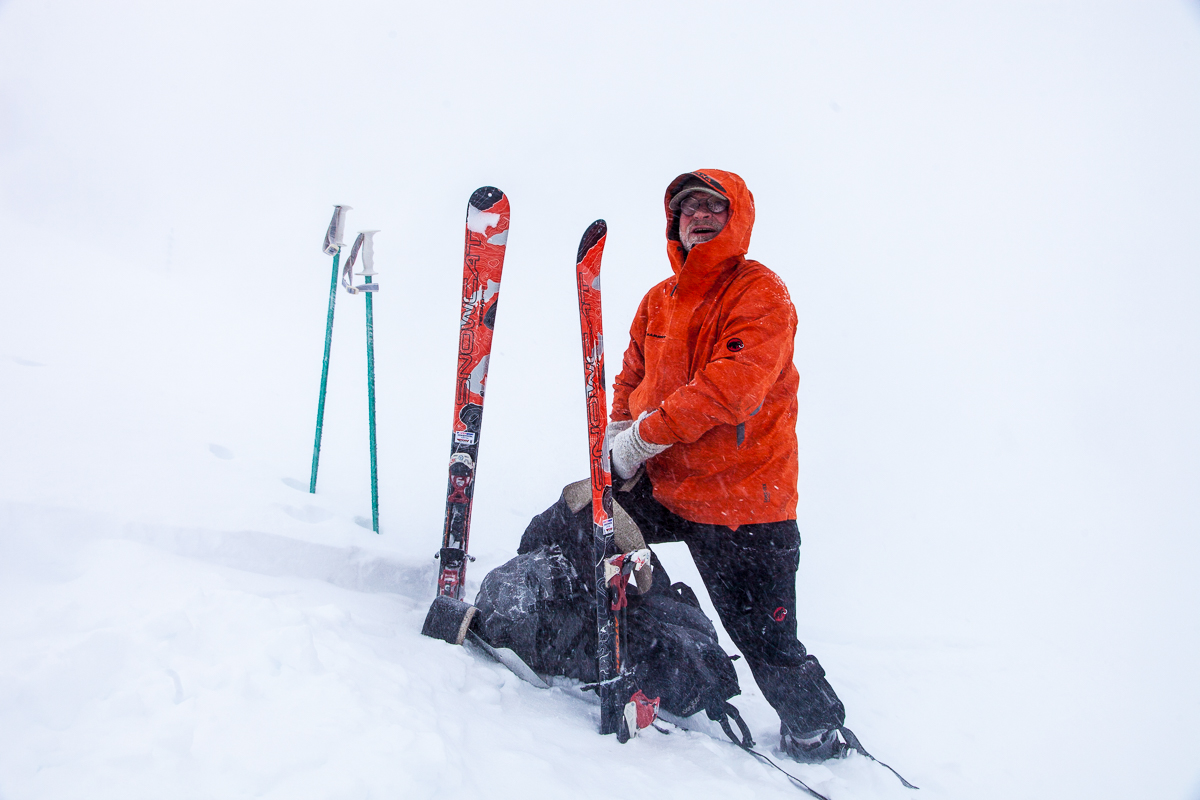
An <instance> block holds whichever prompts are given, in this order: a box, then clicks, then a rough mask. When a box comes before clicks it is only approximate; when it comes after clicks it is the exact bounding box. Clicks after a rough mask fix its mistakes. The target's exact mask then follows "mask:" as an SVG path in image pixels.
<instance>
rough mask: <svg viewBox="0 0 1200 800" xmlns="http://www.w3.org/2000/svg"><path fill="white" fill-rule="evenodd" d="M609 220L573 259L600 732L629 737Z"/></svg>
mask: <svg viewBox="0 0 1200 800" xmlns="http://www.w3.org/2000/svg"><path fill="white" fill-rule="evenodd" d="M607 234H608V225H607V224H605V222H604V220H602V219H598V220H596V221H595V222H593V223H592V224H591V225H589V226H588V229H587V230H586V231H585V232H584V234H583V239H582V240H580V242H579V252H578V254H577V255H576V259H575V283H576V287H577V288H578V290H579V328H580V332H581V334H582V338H583V381H584V391H585V392H586V398H587V424H588V454H589V457H590V461H591V473H590V474H591V481H592V555H593V561H594V563H595V565H596V574H595V591H596V634H597V647H596V658H597V662H598V667H599V676H598V681H597V688H598V690H599V692H600V733H602V734H603V733H616V734H617V735H618V738H620V739H621V740H622V741H624V740H625V739H627V738H628V737H629V732H628V730H627V729H625V726H622V725H621V722H622V721H623V716H622V714H623V709H624V706H625V703H624V702H623V696H624V694H625V693H624V689H625V688H626V687H625V686H624V685H623V683H622V678H623V672H624V670H623V669H622V666H623V665H622V650H623V644H624V642H623V641H622V639H623V638H624V637H623V635H622V627H623V626H622V625H621V619H622V617H623V616H624V610H623V607H622V606H623V604H621V603H619V602H614V598H613V597H612V596H611V589H610V581H609V575H608V574H607V573H608V572H609V571H610V570H609V569H608V562H609V559H610V558H611V557H612V556H615V555H617V554H618V553H617V545H616V542H615V541H614V539H613V516H612V514H613V505H612V502H613V501H612V473H611V472H610V471H609V464H608V453H607V452H605V449H604V432H605V429H606V428H607V427H608V395H607V392H606V391H605V383H604V319H603V317H602V316H601V313H600V259H601V257H602V256H603V255H604V241H605V238H606V236H607Z"/></svg>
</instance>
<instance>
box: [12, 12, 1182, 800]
mask: <svg viewBox="0 0 1200 800" xmlns="http://www.w3.org/2000/svg"><path fill="white" fill-rule="evenodd" d="M1198 135H1200V10H1198V9H1197V6H1196V5H1195V4H1194V3H1183V2H1154V3H1115V2H1114V3H1101V4H1096V3H1091V4H1084V3H1074V4H1072V3H1063V4H1055V5H1053V6H1046V5H1044V4H1004V5H1003V6H997V7H992V8H974V7H970V6H968V5H967V4H961V5H948V4H936V3H912V4H906V5H905V6H903V7H902V8H901V7H891V6H886V5H884V4H866V3H844V4H838V5H837V6H832V5H828V4H816V3H796V4H788V5H783V4H768V3H760V4H737V5H734V4H717V3H707V2H701V3H692V4H677V3H663V4H654V5H647V4H634V3H610V4H606V5H604V6H603V7H594V6H593V7H584V6H579V7H571V6H567V5H552V4H542V5H539V4H516V5H507V6H500V5H494V4H485V3H477V2H468V3H459V4H445V5H444V6H442V5H433V4H428V5H420V6H417V5H402V6H398V5H395V4H386V3H372V2H366V1H365V0H363V1H362V2H348V3H344V4H339V5H337V6H336V7H330V6H327V5H320V6H319V5H317V4H306V3H287V4H283V3H267V2H253V3H234V2H225V1H224V0H210V2H205V3H192V2H180V3H172V4H160V3H151V2H117V3H106V4H89V3H81V2H77V0H47V1H46V2H39V3H33V2H29V0H7V2H3V3H0V239H2V240H3V241H4V242H5V243H6V245H7V247H6V258H5V259H4V261H3V266H2V267H0V269H3V271H4V272H3V277H4V279H5V280H4V284H3V285H4V286H5V287H6V290H5V291H4V292H3V293H0V604H2V606H0V607H2V608H3V609H4V610H5V613H4V614H0V798H3V800H15V799H16V798H33V797H38V798H40V797H75V796H80V795H82V794H84V793H86V794H87V795H88V796H90V797H121V798H130V797H164V796H171V797H175V796H179V797H198V798H200V797H222V798H224V797H248V796H266V797H288V798H296V797H313V798H324V797H364V798H365V797H395V796H404V797H445V796H450V795H452V794H454V795H457V796H465V797H476V796H483V795H484V794H487V795H489V796H493V795H499V796H517V795H526V794H534V795H547V796H549V795H552V794H553V795H555V796H557V795H572V796H583V797H591V796H601V795H603V794H611V792H610V791H608V787H611V785H612V783H613V782H614V781H621V782H629V784H630V785H636V786H644V787H647V789H648V790H652V791H654V792H656V793H657V794H660V795H662V796H664V797H694V796H697V795H701V794H702V795H705V796H707V795H719V796H723V797H751V796H754V797H774V796H779V797H783V796H799V795H798V794H797V793H796V791H795V790H794V789H793V788H792V787H790V786H789V785H788V783H787V781H786V779H784V778H783V777H782V776H780V775H778V773H772V772H771V771H769V770H768V769H767V768H766V767H764V766H763V765H761V764H758V763H756V762H755V761H753V760H752V759H750V758H748V757H746V756H744V755H743V754H741V753H738V752H737V751H736V750H734V749H733V748H732V747H731V746H729V745H727V744H724V743H722V742H721V741H720V735H719V732H717V733H716V737H715V738H714V737H713V736H710V735H709V734H711V733H713V731H707V732H705V731H697V732H691V733H682V732H681V733H676V734H672V735H671V736H660V735H658V734H654V735H653V736H651V737H648V738H644V739H640V740H637V741H635V742H633V743H631V744H629V745H626V746H624V747H622V746H620V745H617V744H616V743H615V742H614V741H612V739H611V737H609V738H608V739H602V738H600V737H598V736H597V735H596V734H595V733H594V728H595V722H596V717H597V708H596V706H595V704H594V703H593V702H592V701H591V700H590V699H589V698H588V697H586V696H584V695H581V693H580V692H579V691H578V690H577V689H575V688H573V687H571V686H569V685H559V686H556V688H554V689H552V690H550V691H539V690H536V689H533V688H532V687H530V686H528V685H525V684H522V683H520V682H519V681H517V680H516V679H515V678H514V677H513V676H512V675H510V674H508V673H507V672H506V671H505V670H503V669H501V668H499V667H497V666H496V665H494V664H491V663H490V662H487V661H485V660H481V659H480V658H478V657H476V656H474V655H472V654H471V653H470V652H468V651H466V650H463V649H456V648H451V647H449V646H447V645H445V644H442V643H439V642H435V641H431V640H428V639H425V638H423V637H421V636H419V635H418V630H419V627H420V622H421V619H422V618H423V615H424V612H425V609H426V607H427V606H428V602H429V600H430V599H431V598H432V593H433V589H432V579H433V578H432V576H433V567H434V564H435V562H434V561H432V559H431V556H432V554H433V552H434V551H435V550H436V548H437V545H438V537H439V535H440V530H441V514H442V502H443V500H442V498H443V497H444V463H445V457H446V439H447V435H446V433H447V428H448V425H449V417H450V408H451V396H450V392H451V387H452V375H453V368H454V359H453V353H454V348H455V325H456V317H457V312H458V303H459V299H460V298H459V297H458V285H459V280H460V274H459V264H460V260H461V247H462V217H463V213H464V210H465V204H466V199H467V197H468V196H469V194H470V192H471V191H472V190H473V189H474V188H476V187H477V186H479V185H482V184H493V185H496V186H499V187H500V188H502V189H504V190H505V191H506V192H507V193H508V194H509V196H510V198H511V200H512V203H513V227H512V231H513V232H512V236H511V238H510V240H509V248H508V250H509V252H508V264H507V266H506V274H505V278H504V285H503V289H502V294H503V301H504V302H503V304H502V306H501V310H500V313H499V320H498V326H497V332H496V338H495V350H494V353H493V358H492V364H491V374H490V382H489V387H488V388H489V391H488V404H487V409H486V412H485V425H484V433H483V444H482V450H481V460H480V471H479V478H478V491H477V494H476V508H475V524H474V526H473V537H472V549H473V551H474V553H475V554H476V555H477V556H478V559H479V560H478V561H477V562H476V563H475V564H473V565H472V566H471V568H470V570H469V580H470V585H469V586H468V591H469V592H473V591H474V587H475V586H477V585H478V580H479V579H480V578H481V577H482V576H483V575H484V574H485V573H486V571H487V570H488V569H490V568H491V567H493V566H495V565H497V564H499V563H502V562H503V561H504V560H506V559H507V558H508V557H509V556H510V555H511V554H512V552H513V550H514V548H515V546H516V542H517V540H518V538H519V536H520V533H521V531H522V530H523V528H524V525H525V523H526V522H527V521H528V519H529V517H530V516H532V515H533V514H535V513H537V512H539V511H540V510H542V509H543V508H544V507H545V506H547V505H548V504H549V503H550V502H552V501H553V500H554V499H555V497H556V496H557V493H558V491H559V489H560V488H561V486H562V485H563V484H564V483H565V482H567V481H569V480H572V479H575V478H577V477H580V476H581V475H582V474H583V470H584V466H583V465H584V464H586V453H585V444H584V441H585V439H584V435H583V430H584V429H583V419H584V416H583V407H582V402H581V395H582V392H581V387H580V383H581V379H582V376H581V368H580V365H579V361H578V359H579V355H578V352H577V351H578V344H577V341H578V340H577V338H576V336H577V321H576V313H575V309H574V302H575V301H574V287H573V285H572V275H571V265H572V263H573V261H572V259H573V257H574V253H575V246H576V244H577V241H578V237H579V235H580V234H581V233H582V231H583V229H584V227H586V225H587V224H588V223H589V222H591V221H592V220H593V219H595V218H597V217H604V218H605V219H607V221H608V223H609V230H610V235H609V241H608V247H607V251H606V259H605V261H606V264H605V290H606V295H605V297H606V304H605V308H606V316H607V320H606V322H607V327H608V338H609V344H608V347H609V352H610V358H612V359H613V360H614V361H615V359H616V358H617V356H618V354H619V353H620V352H621V351H622V349H623V348H624V345H625V342H626V334H625V330H626V328H627V326H628V322H629V319H630V317H631V315H632V312H633V310H634V307H635V305H636V303H637V300H638V299H639V297H640V296H641V294H642V292H644V291H645V289H646V288H647V287H648V286H649V285H650V284H651V283H653V282H654V281H657V280H659V279H661V277H663V276H664V275H665V274H666V270H667V265H666V261H665V259H664V258H663V253H662V249H661V248H662V217H661V192H662V190H663V187H664V186H665V185H666V183H667V181H669V180H670V179H671V178H672V177H674V176H675V175H676V174H678V173H679V172H682V171H685V170H689V169H694V168H697V167H702V166H713V167H720V168H725V169H733V170H735V171H738V172H739V173H740V174H742V175H743V176H744V177H745V178H746V180H747V182H748V183H749V185H750V187H751V189H752V190H753V191H754V192H755V197H756V204H757V214H758V223H757V227H756V233H755V237H754V241H753V243H752V247H751V255H752V256H753V257H755V258H757V259H759V260H761V261H763V262H764V263H766V264H768V265H769V266H771V267H772V268H774V269H776V270H777V271H778V272H779V273H780V274H781V275H782V276H783V277H784V279H785V280H786V281H787V283H788V285H789V287H790V289H791V291H792V295H793V298H794V300H795V302H796V305H797V308H798V310H799V312H800V317H801V330H800V334H799V336H798V338H797V351H796V352H797V355H796V360H797V365H798V367H799V368H800V372H801V376H802V389H801V424H800V429H799V432H800V437H801V451H802V452H801V458H802V471H801V507H800V517H801V519H800V525H801V532H802V535H803V537H804V546H803V549H802V557H801V570H800V576H799V592H800V616H801V618H800V629H801V638H802V640H803V641H804V642H805V643H806V645H808V647H809V648H810V650H811V651H813V652H814V653H816V654H817V655H818V656H819V657H820V658H821V660H822V663H823V664H824V665H825V666H826V669H827V670H828V672H829V676H830V679H831V680H832V682H833V684H834V686H835V687H836V688H837V689H838V691H839V693H840V694H841V695H842V697H843V699H844V700H845V701H846V704H847V708H848V720H847V722H848V724H849V725H850V726H851V727H852V728H853V729H854V730H855V731H856V732H857V733H858V734H859V735H860V736H861V738H862V739H863V741H864V743H865V744H866V746H867V747H869V748H870V749H872V751H874V752H875V753H876V754H877V755H879V756H880V757H881V758H884V759H885V760H887V761H889V762H890V763H892V764H893V765H894V766H896V767H897V768H898V769H900V771H901V772H903V773H904V774H905V775H906V776H907V777H908V778H910V779H911V780H912V781H914V782H915V783H917V784H918V785H920V786H922V787H923V788H922V791H921V792H920V793H919V794H918V795H914V796H919V797H926V798H956V799H957V798H1009V797H1018V796H1019V797H1023V798H1028V797H1032V798H1043V797H1044V798H1062V797H1089V798H1108V797H1114V798H1115V797H1125V796H1147V797H1156V798H1179V799H1180V800H1195V799H1196V798H1200V763H1198V762H1197V758H1196V754H1197V753H1198V752H1200V724H1198V723H1197V721H1196V720H1197V719H1198V718H1200V688H1197V682H1196V681H1195V678H1194V673H1195V666H1194V665H1195V664H1196V663H1197V660H1198V658H1200V589H1197V584H1196V581H1195V574H1196V569H1197V566H1198V563H1200V544H1198V543H1197V537H1196V532H1197V529H1198V523H1200V499H1198V496H1197V492H1196V487H1197V486H1198V485H1200V424H1198V423H1197V417H1196V414H1195V409H1196V408H1197V407H1200V369H1198V368H1200V335H1198V334H1200V321H1198V318H1197V315H1196V312H1195V309H1196V308H1197V307H1198V306H1200V273H1198V272H1197V270H1196V264H1197V257H1198V256H1200V151H1198V150H1197V149H1196V147H1195V141H1197V138H1198ZM335 202H342V203H348V204H350V205H352V206H354V210H353V211H352V212H351V213H350V217H349V231H350V232H353V231H356V230H359V229H365V228H379V229H381V230H382V232H381V233H380V234H379V235H378V236H377V237H376V245H377V262H378V263H377V269H378V270H379V271H380V283H381V284H382V287H383V289H382V292H381V293H380V294H379V296H378V297H377V299H376V345H377V357H378V358H377V379H378V396H379V425H380V430H379V447H380V485H381V522H382V531H381V535H378V536H376V535H374V534H372V533H371V532H370V531H369V530H368V529H367V528H365V527H363V525H361V524H360V523H357V522H356V519H361V518H363V517H369V514H370V505H369V494H368V463H367V457H366V453H367V443H366V440H367V431H366V420H365V410H366V409H365V406H366V399H365V386H364V385H363V384H364V378H365V355H364V352H363V310H362V302H361V298H358V297H350V296H348V295H345V294H342V295H341V296H340V297H339V299H338V312H337V313H338V316H337V325H336V329H335V335H334V352H333V358H332V366H331V375H330V397H329V405H328V407H327V412H326V433H325V447H324V449H323V454H322V471H321V481H320V491H319V492H318V494H316V495H309V494H308V493H307V492H306V491H305V489H306V480H307V474H308V464H309V458H310V455H311V441H312V440H311V436H312V424H313V418H314V414H315V404H316V389H317V380H318V376H319V368H320V364H319V361H320V352H321V345H322V336H323V333H324V327H323V326H324V307H325V303H326V292H327V289H328V279H329V273H328V270H329V263H328V260H327V259H325V258H324V257H323V256H321V255H320V253H319V250H318V243H319V241H320V238H321V235H322V234H323V232H324V226H325V224H326V223H327V221H328V217H329V213H330V211H331V206H332V204H333V203H335ZM614 374H615V373H614ZM660 555H661V556H662V557H663V559H664V561H665V563H666V565H667V567H668V568H669V569H670V571H671V573H672V576H673V577H674V578H676V579H683V580H686V581H688V582H689V583H691V584H692V585H693V586H696V587H697V588H699V581H698V579H697V578H696V577H695V574H694V569H693V567H692V566H691V564H690V561H689V559H688V557H687V555H686V550H684V549H682V548H680V547H678V546H666V547H663V548H662V549H661V552H660ZM702 600H703V601H704V602H707V599H706V598H703V597H702ZM722 635H723V634H722ZM726 642H727V640H726ZM727 646H728V642H727ZM731 649H732V648H731ZM739 674H740V676H741V678H742V685H743V689H744V695H743V697H742V698H741V699H740V700H739V701H738V705H739V707H741V708H742V709H743V712H744V714H745V716H746V718H747V720H748V721H749V723H750V725H751V726H752V728H753V729H754V731H755V733H756V734H757V736H758V738H759V739H760V741H761V742H762V744H763V745H764V747H766V748H767V749H768V750H769V749H771V748H772V747H773V746H774V744H775V741H776V736H775V733H774V732H775V727H776V725H777V721H776V719H775V717H774V714H773V712H772V711H771V709H770V708H769V706H767V705H766V703H765V702H764V701H763V699H762V698H761V696H760V695H759V694H758V693H757V690H756V689H755V688H754V685H753V681H752V680H751V679H750V677H749V675H748V674H747V673H746V672H745V671H744V668H741V671H740V673H739ZM785 766H788V767H789V768H794V771H795V773H796V774H797V775H799V776H801V777H803V778H804V779H805V780H806V781H808V782H809V783H810V784H812V785H813V786H815V787H816V788H818V789H820V790H822V791H824V792H826V793H827V794H829V795H830V796H831V797H833V798H835V800H846V799H847V798H891V797H905V796H910V793H909V792H907V791H906V790H903V789H902V788H900V787H899V785H898V784H897V783H896V782H895V780H894V779H893V778H892V777H891V776H890V775H888V774H887V773H886V772H884V771H883V770H881V769H880V768H878V767H874V766H873V765H870V764H869V763H866V762H864V761H862V760H861V759H850V760H848V761H846V762H842V763H836V764H832V765H829V766H815V767H814V766H804V765H785Z"/></svg>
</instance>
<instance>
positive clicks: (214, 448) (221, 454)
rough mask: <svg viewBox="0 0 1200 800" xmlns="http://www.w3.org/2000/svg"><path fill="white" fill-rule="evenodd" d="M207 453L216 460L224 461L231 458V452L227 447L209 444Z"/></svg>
mask: <svg viewBox="0 0 1200 800" xmlns="http://www.w3.org/2000/svg"><path fill="white" fill-rule="evenodd" d="M208 452H210V453H212V454H213V455H214V456H216V457H217V458H222V459H225V460H226V461H228V460H229V459H231V458H233V451H232V450H230V449H229V448H228V447H221V445H219V444H210V445H209V446H208Z"/></svg>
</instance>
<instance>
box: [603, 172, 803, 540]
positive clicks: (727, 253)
mask: <svg viewBox="0 0 1200 800" xmlns="http://www.w3.org/2000/svg"><path fill="white" fill-rule="evenodd" d="M691 178H699V179H700V180H702V181H703V182H704V183H705V184H706V185H708V186H709V187H710V188H712V189H715V190H716V191H718V192H720V193H721V194H722V195H724V196H725V197H726V198H728V200H729V209H730V213H729V221H728V222H727V223H726V225H725V227H724V229H722V230H721V232H720V233H719V234H717V235H716V236H715V237H714V238H713V239H712V240H711V241H708V242H704V243H702V244H698V245H696V246H695V247H693V248H692V250H691V252H690V253H689V252H688V251H686V250H684V248H683V245H682V244H681V243H680V241H679V214H678V212H677V211H672V210H671V209H670V206H669V205H668V204H669V203H670V200H671V198H672V197H673V196H674V194H675V193H676V192H677V191H679V189H680V187H682V186H683V184H684V182H686V181H687V180H689V179H691ZM663 204H664V206H666V211H667V255H668V256H669V257H670V259H671V268H672V269H673V270H674V272H675V275H674V276H673V277H671V278H668V279H667V280H665V281H663V282H662V283H660V284H658V285H657V286H655V287H654V288H652V289H651V290H650V291H649V292H647V294H646V296H645V298H643V299H642V302H641V305H640V306H639V307H638V310H637V316H636V317H635V318H634V320H633V326H632V328H631V329H630V342H629V349H628V350H626V351H625V359H624V363H623V365H622V369H621V373H620V374H619V375H617V379H616V382H615V384H614V386H613V412H612V419H613V420H614V421H616V420H626V419H637V417H638V416H640V415H641V414H642V412H644V411H648V412H651V413H650V415H649V416H647V417H646V418H645V419H644V420H642V423H641V425H640V426H639V428H638V430H639V432H640V433H641V435H642V437H643V438H644V439H645V440H646V441H647V442H653V443H655V444H670V445H672V447H671V448H669V449H668V450H665V451H664V452H662V453H660V454H659V455H657V456H655V457H654V458H651V459H650V460H649V461H648V462H647V463H646V469H647V472H648V473H649V475H650V481H651V483H652V484H653V485H654V497H655V498H656V499H657V500H658V501H659V502H660V503H662V504H663V505H664V506H666V507H667V508H668V509H670V510H671V511H673V512H674V513H676V514H678V515H679V516H681V517H683V518H684V519H688V520H691V521H693V522H701V523H708V524H716V525H727V526H729V527H731V528H737V527H738V526H739V525H745V524H748V523H752V522H779V521H782V520H788V519H795V518H796V480H797V475H798V472H799V459H798V456H797V443H796V415H797V400H796V389H797V387H798V386H799V383H800V376H799V374H798V373H797V372H796V367H795V365H793V364H792V347H793V340H794V339H795V336H796V309H795V308H794V307H793V306H792V301H791V297H790V296H789V295H788V291H787V287H785V286H784V284H783V281H782V280H780V278H779V276H777V275H776V274H775V273H774V272H772V271H771V270H769V269H767V268H766V267H764V266H763V265H762V264H759V263H758V262H757V261H748V260H747V259H746V258H745V255H746V251H747V250H748V249H749V247H750V233H751V230H752V228H753V227H754V196H753V195H751V194H750V190H749V189H748V188H746V184H745V183H744V182H743V181H742V179H741V178H740V177H738V176H737V175H735V174H733V173H732V172H723V171H721V170H712V169H708V170H699V171H696V172H689V173H685V174H683V175H680V176H679V177H678V178H676V179H675V180H673V181H671V184H670V186H668V187H667V192H666V196H665V198H664V200H663Z"/></svg>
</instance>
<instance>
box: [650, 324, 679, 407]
mask: <svg viewBox="0 0 1200 800" xmlns="http://www.w3.org/2000/svg"><path fill="white" fill-rule="evenodd" d="M643 352H644V354H645V359H646V379H645V380H646V382H648V383H651V384H653V386H654V388H655V392H654V394H655V395H656V397H655V398H654V402H655V403H659V402H662V400H663V399H664V398H665V397H666V396H667V395H669V394H670V393H671V392H673V391H675V390H676V389H678V388H679V387H680V386H683V385H684V384H686V383H687V382H688V380H690V376H689V375H688V352H687V342H685V341H683V340H682V339H678V338H676V337H674V336H672V335H670V334H669V333H668V332H667V331H666V329H665V327H664V328H655V329H651V330H649V331H647V332H646V341H645V345H644V346H643Z"/></svg>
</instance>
